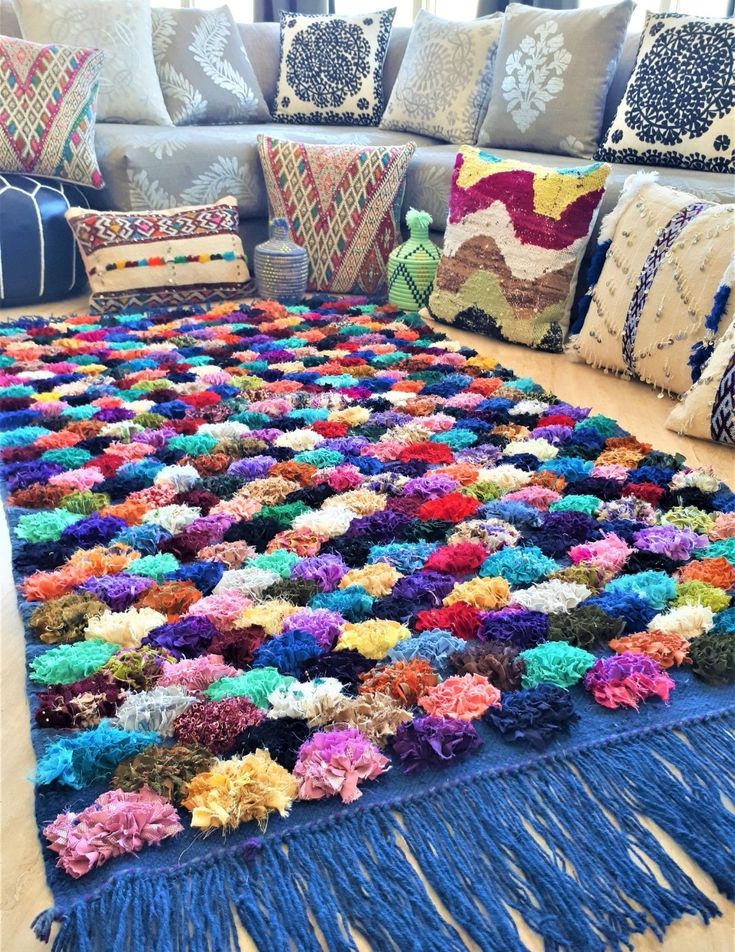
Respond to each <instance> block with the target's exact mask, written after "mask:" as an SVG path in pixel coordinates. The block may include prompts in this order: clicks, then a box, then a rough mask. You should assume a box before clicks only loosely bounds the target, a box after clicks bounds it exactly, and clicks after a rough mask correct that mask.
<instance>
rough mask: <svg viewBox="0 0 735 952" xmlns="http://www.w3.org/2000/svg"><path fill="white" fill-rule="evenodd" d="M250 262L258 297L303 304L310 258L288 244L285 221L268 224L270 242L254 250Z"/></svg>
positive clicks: (283, 302) (281, 219)
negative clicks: (252, 267) (252, 259)
mask: <svg viewBox="0 0 735 952" xmlns="http://www.w3.org/2000/svg"><path fill="white" fill-rule="evenodd" d="M253 258H254V265H255V282H256V285H257V288H258V295H259V296H260V297H262V298H267V299H268V300H271V301H278V302H279V303H280V304H286V305H288V304H300V303H301V301H303V299H304V294H305V293H306V283H307V280H308V277H309V258H308V256H307V254H306V252H305V251H304V249H303V248H302V247H300V245H297V244H296V242H294V241H291V238H290V237H289V230H288V222H287V221H286V219H285V218H274V219H273V220H272V221H271V224H270V238H269V239H268V240H267V241H264V242H262V244H259V245H257V246H256V248H255V253H254V256H253Z"/></svg>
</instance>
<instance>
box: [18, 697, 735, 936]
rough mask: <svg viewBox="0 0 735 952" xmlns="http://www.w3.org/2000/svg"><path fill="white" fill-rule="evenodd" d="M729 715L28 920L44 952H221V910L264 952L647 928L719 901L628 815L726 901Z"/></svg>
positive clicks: (299, 831) (495, 777) (558, 756)
mask: <svg viewBox="0 0 735 952" xmlns="http://www.w3.org/2000/svg"><path fill="white" fill-rule="evenodd" d="M734 715H735V708H731V709H730V710H729V711H725V712H718V713H716V714H709V715H703V716H701V717H698V718H694V719H689V720H687V721H685V722H677V723H674V724H669V725H666V726H663V727H662V726H657V727H644V728H641V729H640V730H638V731H635V732H629V733H627V734H625V735H622V736H621V735H612V736H611V737H609V738H608V739H606V740H603V741H600V740H596V741H592V742H588V743H587V744H582V745H580V746H578V747H575V748H571V749H566V750H564V751H559V752H556V753H548V754H546V755H544V756H540V757H539V758H538V759H537V760H536V761H534V762H533V763H532V764H530V765H528V764H526V765H520V766H519V765H511V766H506V767H501V768H497V767H496V768H495V769H494V770H492V771H489V770H488V769H487V768H485V769H484V770H480V771H478V772H477V773H475V774H471V773H462V775H460V776H455V777H453V778H450V779H448V780H447V781H446V782H445V783H443V784H441V785H439V786H437V787H435V788H434V789H432V790H429V791H426V790H423V789H422V790H420V791H417V790H414V791H412V792H410V793H408V794H407V795H406V796H404V797H402V798H400V799H398V800H396V801H390V802H381V801H373V802H372V803H367V804H366V805H362V804H358V805H357V806H356V807H353V808H352V809H350V810H349V811H345V812H342V813H333V814H331V815H330V816H328V817H326V818H324V819H320V820H318V821H315V822H312V823H303V824H297V825H293V826H285V827H283V828H281V831H280V832H278V833H276V832H274V833H273V834H271V835H270V836H269V835H266V836H265V838H264V839H262V840H250V841H248V842H246V843H245V844H244V846H243V848H242V849H241V850H240V851H235V850H234V849H233V848H232V847H231V846H230V847H227V848H224V849H217V847H213V849H212V853H211V855H210V856H209V857H208V858H207V859H206V860H201V859H200V860H191V861H189V862H188V863H187V862H186V861H182V859H183V856H182V857H180V858H179V864H178V865H177V866H175V867H172V868H171V869H170V870H169V871H168V872H161V871H157V872H155V873H153V872H151V873H141V872H140V871H135V870H126V871H123V872H121V873H120V875H119V876H117V877H116V878H115V879H114V880H113V881H111V882H108V883H107V884H106V885H105V886H103V887H102V888H100V889H99V890H98V891H97V892H96V893H94V894H92V896H90V897H88V898H87V899H85V900H80V901H79V902H77V903H75V904H74V905H73V906H71V907H70V908H69V909H65V910H64V909H59V908H56V909H51V910H48V911H47V912H45V913H42V915H41V916H39V917H38V918H37V919H36V922H35V924H34V928H35V930H36V934H37V935H38V936H39V937H40V938H44V937H45V936H47V934H48V932H49V930H50V928H51V925H52V923H53V922H54V921H57V922H60V928H59V932H58V935H57V936H56V939H55V941H54V945H53V952H97V950H99V949H103V948H104V949H115V952H140V950H141V949H145V950H146V952H211V950H213V949H216V950H217V952H236V950H238V949H239V945H238V938H237V927H238V921H239V923H240V924H241V925H242V927H243V928H244V929H245V930H246V931H247V933H248V934H249V935H250V937H251V938H252V940H253V942H254V943H255V945H256V946H257V948H258V949H261V950H263V952H276V950H278V952H280V950H282V949H288V948H294V949H298V950H299V952H321V950H322V949H323V948H327V949H329V952H356V950H357V948H358V945H357V941H356V935H357V934H359V935H362V936H364V937H367V938H369V940H370V943H371V945H372V947H373V948H375V949H379V950H381V952H382V950H386V952H388V950H394V949H400V950H401V952H460V950H464V949H465V948H466V947H467V944H466V940H465V937H466V936H469V937H470V938H471V939H472V940H473V941H474V942H475V943H476V944H477V945H478V946H479V947H480V948H481V949H482V950H483V952H523V950H525V949H526V946H525V945H524V943H523V940H522V938H521V936H520V934H519V932H518V929H517V927H516V923H515V918H520V919H522V920H524V921H525V923H526V924H527V925H528V927H529V928H530V929H532V930H533V931H534V932H535V933H536V934H537V935H538V936H539V937H540V939H541V941H542V942H543V945H544V948H545V949H546V950H548V952H561V950H563V949H575V950H576V949H579V950H585V952H603V950H606V949H620V948H621V947H629V946H630V940H631V937H632V936H634V935H637V934H641V933H643V932H646V931H651V932H653V933H654V934H655V935H656V936H657V937H658V938H659V939H661V938H662V936H663V934H664V932H665V930H666V928H667V927H668V926H669V925H670V924H671V923H672V922H674V921H675V920H676V919H679V918H680V917H681V916H684V915H700V916H701V917H702V919H703V920H704V921H705V922H707V921H709V919H710V918H712V917H713V916H716V915H719V910H718V908H717V906H716V905H715V904H714V903H713V902H712V901H711V900H710V899H708V898H707V896H705V895H704V894H703V893H702V892H701V891H700V890H699V889H698V888H697V886H696V885H695V884H694V882H692V880H691V879H690V878H689V876H687V875H686V873H685V872H684V871H683V870H682V869H681V868H680V867H679V866H678V864H677V862H676V860H675V859H674V858H673V857H672V856H670V855H669V853H668V852H667V850H666V848H665V847H664V845H662V843H660V842H659V840H658V839H657V838H656V837H655V836H654V834H653V833H652V832H651V831H650V830H649V829H648V827H647V826H646V825H645V822H644V821H645V820H650V821H653V823H655V824H656V825H657V826H658V827H659V828H660V829H662V830H663V831H665V832H666V833H667V834H668V835H669V836H671V837H672V838H673V839H674V840H675V841H676V842H677V843H678V844H679V845H680V846H681V847H682V848H683V849H684V850H685V851H686V852H687V853H688V854H689V856H690V857H691V858H692V859H693V860H695V861H696V862H697V863H698V864H699V865H700V866H701V868H702V869H703V870H704V871H705V872H706V873H708V874H709V875H710V876H711V877H712V878H713V880H714V881H715V883H716V884H717V886H718V888H719V889H720V890H721V891H722V892H723V893H724V894H725V895H727V896H729V897H733V896H735V881H734V880H735V814H733V813H732V812H731V811H730V810H729V809H728V808H727V807H726V806H725V804H726V802H727V801H728V800H729V801H732V800H733V799H735V744H733V742H732V741H733V728H735V716H734ZM603 808H604V809H603ZM407 853H408V855H407ZM410 859H411V860H412V861H409V860H410ZM416 866H418V869H420V870H421V874H422V875H420V874H419V873H418V872H417V869H416ZM426 884H428V886H429V887H431V890H433V892H434V893H435V894H436V896H438V898H439V900H440V903H441V904H442V905H443V907H444V908H445V909H446V912H447V914H448V917H449V919H451V921H448V918H445V916H444V915H443V914H442V913H440V912H439V911H438V909H437V906H436V905H435V903H434V901H433V900H432V898H431V896H430V892H429V889H428V888H427V885H426ZM353 930H354V931H353ZM460 930H464V931H463V933H461V932H460Z"/></svg>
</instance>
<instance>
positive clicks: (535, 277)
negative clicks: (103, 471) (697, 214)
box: [429, 147, 610, 352]
mask: <svg viewBox="0 0 735 952" xmlns="http://www.w3.org/2000/svg"><path fill="white" fill-rule="evenodd" d="M609 171H610V169H609V167H608V166H606V165H600V164H594V165H584V166H580V167H578V168H569V169H547V168H543V167H541V166H538V165H530V164H528V163H525V162H516V161H514V160H512V159H500V158H498V157H497V156H494V155H491V154H490V153H489V152H484V151H482V150H481V149H474V148H471V147H465V148H462V149H460V151H459V154H458V155H457V159H456V161H455V165H454V172H453V174H452V189H451V192H450V196H449V219H448V222H447V228H446V231H445V233H444V249H443V255H442V259H441V261H440V262H439V269H438V271H437V275H436V280H435V282H434V290H433V292H432V295H431V297H430V298H429V312H430V314H431V316H432V317H434V318H436V319H437V320H440V321H444V322H445V323H447V324H454V325H455V326H456V327H461V328H464V329H466V330H472V331H478V332H479V333H481V334H487V335H489V336H491V337H499V338H501V339H502V340H509V341H516V342H517V343H519V344H526V345H527V346H529V347H536V348H538V349H539V350H550V351H557V352H558V351H561V349H562V345H563V342H564V337H565V335H566V332H567V328H568V327H569V312H570V307H571V302H572V299H573V297H574V288H575V285H576V283H577V272H578V271H579V265H580V262H581V260H582V255H583V254H584V250H585V247H586V245H587V238H588V235H589V233H590V230H591V229H592V225H593V223H594V219H595V215H596V213H597V208H598V205H599V204H600V201H601V199H602V196H603V193H604V190H605V180H606V179H607V176H608V172H609Z"/></svg>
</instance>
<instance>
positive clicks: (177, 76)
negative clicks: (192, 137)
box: [152, 6, 270, 126]
mask: <svg viewBox="0 0 735 952" xmlns="http://www.w3.org/2000/svg"><path fill="white" fill-rule="evenodd" d="M152 12H153V56H154V58H155V61H156V70H157V71H158V79H159V82H160V83H161V89H162V91H163V98H164V101H165V103H166V109H167V110H168V113H169V115H170V116H171V119H172V121H173V123H174V125H175V126H193V125H225V124H234V123H242V122H268V121H269V120H270V113H269V112H268V106H267V105H266V102H265V99H264V97H263V93H262V92H261V89H260V86H259V84H258V80H257V79H256V76H255V72H254V70H253V67H252V65H251V64H250V60H249V59H248V55H247V53H246V52H245V48H244V47H243V45H242V40H241V38H240V32H239V30H238V28H237V24H236V23H235V21H234V19H233V17H232V14H231V13H230V10H229V7H226V6H225V7H218V8H217V9H216V10H175V9H169V8H167V7H161V8H158V9H154V10H153V11H152Z"/></svg>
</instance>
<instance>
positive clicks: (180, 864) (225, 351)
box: [0, 301, 735, 952]
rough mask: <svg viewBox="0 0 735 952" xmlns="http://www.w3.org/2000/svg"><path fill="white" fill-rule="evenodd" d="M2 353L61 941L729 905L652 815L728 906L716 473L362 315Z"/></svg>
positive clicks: (153, 943) (724, 585) (733, 520)
mask: <svg viewBox="0 0 735 952" xmlns="http://www.w3.org/2000/svg"><path fill="white" fill-rule="evenodd" d="M0 354H1V355H0V410H1V411H2V416H1V417H0V452H1V457H2V461H1V466H2V478H3V480H4V482H5V486H6V489H7V498H6V505H7V510H8V517H9V522H10V526H11V533H12V536H13V545H14V560H15V571H16V576H17V581H18V587H19V591H20V593H21V596H22V604H21V611H22V613H23V618H24V621H25V623H26V627H27V632H28V678H29V680H28V692H29V695H30V699H31V708H32V714H33V721H34V727H33V739H34V744H35V747H36V751H37V755H38V767H37V771H36V775H35V783H36V789H37V817H38V824H39V829H40V831H41V840H42V843H43V849H44V856H45V860H46V866H47V871H48V879H49V883H50V885H51V888H52V890H53V892H54V896H55V902H56V905H55V907H54V908H52V909H50V910H48V911H47V912H45V913H43V914H41V915H40V916H39V917H38V919H37V921H36V924H35V928H36V931H37V934H38V935H39V936H40V937H43V938H48V937H49V934H50V932H51V930H52V926H53V924H54V922H57V923H59V928H58V933H57V935H56V939H55V944H54V949H56V950H58V952H62V950H63V952H99V950H101V949H105V950H111V952H112V950H114V952H126V950H129V952H140V950H142V949H145V950H146V952H210V950H214V949H216V950H217V952H225V950H228V949H234V948H236V946H237V938H236V929H237V923H238V921H239V922H240V923H241V924H242V925H243V926H244V928H245V929H246V930H247V931H248V932H249V933H250V935H251V937H252V938H253V940H254V941H255V943H256V945H257V947H258V948H259V949H261V950H263V952H282V950H284V949H287V948H295V949H298V950H299V952H310V950H317V949H319V948H327V949H329V950H330V952H337V950H348V949H349V950H351V949H355V948H356V944H355V938H354V934H353V931H352V930H355V931H356V932H357V933H360V934H361V935H363V936H366V937H368V938H369V940H370V943H371V945H372V947H373V948H374V949H376V950H380V952H387V950H393V949H396V950H398V949H400V950H401V952H406V950H420V952H433V950H437V952H439V950H441V952H447V950H460V949H463V948H465V942H464V940H463V938H462V936H461V934H460V932H459V931H457V928H456V927H461V929H463V930H465V932H466V934H468V935H469V936H470V937H471V939H472V940H473V941H474V942H475V943H477V945H478V946H479V947H480V948H481V949H483V950H490V952H495V950H498V952H500V950H502V952H513V950H520V949H523V948H524V947H525V946H524V943H523V941H522V939H521V938H520V936H519V933H518V931H517V929H516V925H515V924H514V919H513V916H514V914H516V913H517V914H519V915H520V916H521V917H522V918H523V919H524V920H525V922H526V923H527V924H528V926H529V927H530V929H532V930H533V931H534V932H536V933H538V934H539V935H540V936H541V937H542V938H543V941H544V944H545V948H547V949H549V950H562V949H573V950H581V949H584V950H585V952H592V950H598V949H599V950H602V949H607V948H618V947H621V946H623V945H625V944H626V943H627V942H628V940H629V939H630V937H631V936H632V935H634V934H635V933H640V932H643V931H646V930H653V931H654V932H655V933H656V934H657V935H659V936H661V935H662V934H663V932H664V930H665V929H666V927H667V925H668V924H669V923H671V922H672V921H673V920H674V919H676V918H678V917H679V916H682V915H684V914H687V913H699V914H700V915H701V916H702V917H704V919H705V920H707V919H708V918H709V917H711V916H713V915H716V914H717V911H718V910H717V908H716V906H715V905H714V904H713V903H712V902H711V901H710V900H709V899H708V898H707V897H705V896H704V895H703V894H702V893H701V892H700V891H699V890H698V888H697V887H696V886H695V884H694V883H693V882H692V881H691V879H690V878H689V877H688V876H687V875H685V873H684V872H683V871H682V869H681V868H680V867H679V866H678V865H677V863H676V862H675V861H674V860H673V859H672V858H671V857H670V856H669V855H668V854H667V852H666V850H665V848H664V847H663V846H662V845H661V844H660V842H659V841H658V839H656V838H655V837H654V835H653V834H652V833H651V832H650V827H649V824H648V822H647V821H649V820H650V821H653V823H654V824H655V825H656V826H657V827H658V828H660V829H661V830H663V831H665V832H666V833H667V834H669V835H670V836H671V837H672V838H673V839H674V840H675V841H676V842H677V843H678V844H679V845H680V846H681V847H682V849H683V850H684V851H685V852H686V853H687V854H688V855H689V856H690V857H691V858H692V859H693V860H694V861H696V863H698V864H699V865H700V866H701V867H702V868H703V869H704V870H705V871H706V872H707V873H709V874H710V875H711V876H712V877H713V879H714V881H715V882H716V884H717V886H718V888H719V889H720V890H721V891H722V892H723V893H725V894H726V895H729V896H732V895H733V893H734V885H733V881H732V880H733V872H734V871H735V817H734V816H733V814H732V812H731V811H730V810H729V809H728V807H727V806H726V798H727V797H729V798H730V802H731V801H732V800H733V799H735V776H734V775H735V747H734V746H733V743H732V741H733V733H732V726H733V711H734V710H735V689H734V688H733V686H732V681H733V679H734V678H735V608H732V607H731V601H732V596H733V594H734V593H735V494H733V493H732V492H731V491H730V490H729V489H728V488H726V487H725V486H724V485H721V484H720V482H719V481H718V479H717V478H715V477H714V476H713V475H712V474H711V473H708V472H705V471H703V470H696V469H694V470H692V469H689V468H688V467H687V466H686V464H685V462H684V460H683V459H681V458H679V457H674V456H670V455H667V454H665V453H660V452H656V451H655V450H653V449H652V448H651V447H650V446H647V445H644V444H642V443H640V442H639V441H638V440H636V439H635V438H634V437H632V436H630V435H628V434H627V433H626V432H625V431H623V430H622V429H621V428H620V427H619V426H618V425H617V424H616V423H615V421H614V420H612V419H609V418H608V417H606V416H601V415H598V414H593V413H591V412H590V411H589V410H586V409H583V408H580V407H574V406H570V405H567V404H564V403H561V402H559V401H558V400H557V399H556V398H555V397H554V396H553V395H552V394H549V393H546V392H544V390H543V389H542V388H541V387H539V386H537V385H536V384H534V382H533V381H531V380H529V379H525V378H520V379H519V378H517V377H516V376H515V375H514V374H513V373H512V372H511V371H510V370H507V369H505V368H503V367H501V366H498V365H497V364H495V362H494V361H492V360H490V359H488V358H487V357H481V356H478V355H477V354H475V353H474V352H473V351H471V350H469V349H468V348H465V347H461V346H460V345H458V344H457V343H455V342H452V341H450V340H447V339H446V338H445V337H443V336H442V335H439V334H435V333H433V332H432V331H430V330H429V329H428V328H427V327H426V326H425V325H424V324H422V323H421V321H420V320H419V319H418V317H417V316H416V315H415V314H401V313H400V312H397V311H396V310H395V309H392V308H390V307H380V306H375V305H368V304H365V303H364V302H362V303H360V302H358V303H355V302H354V301H342V302H321V303H319V302H311V304H310V305H309V307H294V308H289V309H284V308H283V307H281V306H280V305H276V304H272V303H265V304H258V305H257V306H252V307H244V306H241V307H236V306H234V305H227V306H221V307H217V308H216V309H214V310H212V311H209V312H205V311H204V310H203V309H201V308H189V309H184V310H179V311H177V312H175V313H173V312H166V313H163V312H151V313H148V314H137V315H133V316H116V317H99V318H91V317H88V316H82V317H75V318H69V319H63V320H51V321H45V320H41V319H35V318H28V319H25V320H20V321H16V322H15V323H12V324H5V325H2V326H0ZM411 860H414V861H415V863H416V864H417V865H418V867H420V869H421V871H422V874H423V877H424V879H422V878H421V877H420V876H419V875H418V873H417V872H416V869H415V866H414V864H413V863H412V862H411ZM427 883H428V885H429V886H430V887H431V889H433V891H434V892H435V894H436V895H437V896H438V898H439V899H440V900H441V903H442V904H443V907H444V909H445V910H446V911H447V912H448V914H449V916H451V919H452V922H449V921H448V920H447V918H445V916H444V915H443V913H442V912H440V911H439V910H438V909H437V906H436V905H435V904H434V902H433V901H432V899H431V898H430V894H429V890H428V889H427V886H426V884H427Z"/></svg>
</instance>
